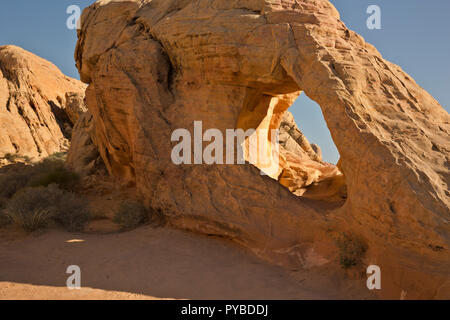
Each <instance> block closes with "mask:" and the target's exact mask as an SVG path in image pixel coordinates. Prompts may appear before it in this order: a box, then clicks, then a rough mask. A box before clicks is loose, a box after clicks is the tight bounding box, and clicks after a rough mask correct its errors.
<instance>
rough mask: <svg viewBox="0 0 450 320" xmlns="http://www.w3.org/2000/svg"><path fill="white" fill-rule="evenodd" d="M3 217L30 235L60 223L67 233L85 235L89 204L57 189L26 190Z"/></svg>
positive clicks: (16, 196)
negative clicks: (77, 232)
mask: <svg viewBox="0 0 450 320" xmlns="http://www.w3.org/2000/svg"><path fill="white" fill-rule="evenodd" d="M4 213H5V214H6V216H8V217H9V218H10V219H11V221H12V222H13V223H14V224H17V225H19V226H21V227H22V228H23V229H24V230H25V231H27V232H33V231H35V230H38V229H42V228H46V227H48V226H49V225H50V224H53V223H59V224H60V225H62V226H63V227H64V228H66V229H67V230H68V231H82V230H83V228H84V226H85V225H86V224H87V223H88V222H89V220H90V213H89V210H88V207H87V204H86V203H85V202H84V201H82V200H81V199H79V198H78V197H77V196H76V195H75V194H73V193H70V192H67V191H64V190H61V189H60V188H59V187H58V186H57V185H55V184H52V185H49V186H48V187H43V186H40V187H34V188H30V187H28V188H24V189H22V190H20V191H18V192H17V193H16V194H15V195H14V196H13V197H12V198H11V199H10V200H9V201H8V202H7V203H6V207H5V209H4Z"/></svg>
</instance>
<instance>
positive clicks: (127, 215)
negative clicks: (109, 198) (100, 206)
mask: <svg viewBox="0 0 450 320" xmlns="http://www.w3.org/2000/svg"><path fill="white" fill-rule="evenodd" d="M147 220H148V212H147V209H146V208H145V207H144V206H143V205H142V204H141V203H139V202H134V201H125V202H122V203H121V204H120V206H119V208H118V209H117V211H116V212H115V214H114V222H115V223H117V224H119V225H120V226H121V227H122V229H124V230H130V229H134V228H137V227H138V226H139V225H141V224H143V223H145V222H146V221H147Z"/></svg>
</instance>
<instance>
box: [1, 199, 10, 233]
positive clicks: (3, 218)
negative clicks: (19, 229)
mask: <svg viewBox="0 0 450 320" xmlns="http://www.w3.org/2000/svg"><path fill="white" fill-rule="evenodd" d="M6 202H7V199H4V198H0V228H3V227H4V226H6V225H8V224H10V222H11V219H10V218H9V217H8V216H7V215H6V213H5V211H4V208H5V206H6Z"/></svg>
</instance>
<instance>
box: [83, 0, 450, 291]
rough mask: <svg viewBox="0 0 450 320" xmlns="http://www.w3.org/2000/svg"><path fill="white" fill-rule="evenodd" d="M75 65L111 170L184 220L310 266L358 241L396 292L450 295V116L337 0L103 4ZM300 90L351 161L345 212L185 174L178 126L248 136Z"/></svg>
mask: <svg viewBox="0 0 450 320" xmlns="http://www.w3.org/2000/svg"><path fill="white" fill-rule="evenodd" d="M75 57H76V60H77V67H78V69H79V71H80V75H81V78H82V80H83V81H85V82H87V83H89V87H88V89H87V94H86V101H87V105H88V107H89V110H90V111H91V112H92V114H93V119H94V124H95V134H94V136H93V140H94V142H95V144H96V145H97V146H98V148H99V151H100V154H101V155H102V158H103V159H104V161H105V163H106V165H107V167H108V170H109V171H110V173H111V174H112V175H114V176H116V177H118V178H120V179H122V180H124V181H128V182H132V183H135V184H136V186H137V189H138V191H139V192H140V193H141V194H142V195H144V196H145V198H146V200H147V203H148V205H149V206H152V207H153V208H155V209H159V210H162V211H163V212H164V213H165V214H166V215H167V217H168V218H169V220H170V222H171V223H172V224H173V225H176V226H179V227H182V228H186V229H191V230H196V231H199V232H202V233H207V234H216V235H220V236H225V237H229V238H231V239H233V240H235V241H238V242H240V243H242V244H244V245H245V246H247V247H249V248H251V249H253V250H254V251H255V252H256V253H258V254H260V255H261V256H264V257H266V258H268V259H271V260H273V261H276V262H278V263H280V264H284V265H290V266H297V267H304V268H306V267H308V268H309V267H319V266H318V265H321V264H323V263H325V264H326V262H327V261H328V262H329V261H333V259H335V257H336V253H335V251H334V242H333V235H334V234H335V233H336V232H340V231H343V230H349V231H350V232H353V233H357V234H359V235H361V236H362V237H363V238H364V239H365V240H366V241H367V243H368V247H369V251H368V252H367V255H366V260H365V261H366V262H367V263H374V264H380V265H382V266H383V269H384V270H386V272H387V274H386V276H385V278H384V279H385V280H384V281H385V288H386V289H385V291H383V294H384V296H385V297H399V296H400V292H401V291H402V290H404V291H408V292H409V293H410V295H409V297H444V296H445V297H448V294H449V293H448V292H447V289H448V278H449V269H450V268H449V266H450V255H449V251H448V250H449V244H450V243H449V219H450V212H449V203H450V197H449V193H448V184H449V177H450V173H449V146H448V141H449V140H448V138H449V132H450V117H449V115H448V113H447V112H445V111H444V110H443V109H442V107H441V106H440V105H439V104H438V102H437V101H435V100H434V99H433V98H432V97H431V96H430V95H429V94H428V93H427V92H425V91H424V90H423V89H422V88H420V87H419V86H418V85H417V84H416V83H415V82H414V80H413V79H411V77H410V76H408V75H407V74H406V73H404V72H403V71H402V70H401V69H400V67H398V66H396V65H394V64H391V63H389V62H388V61H386V60H384V59H383V58H382V56H381V54H380V53H379V52H378V51H377V50H376V49H375V48H374V47H372V46H371V45H370V44H368V43H366V42H365V41H364V39H362V37H361V36H359V35H357V34H356V33H354V32H352V31H351V30H349V29H347V28H346V26H345V25H344V24H343V23H342V22H341V21H340V19H339V14H338V12H337V11H336V9H335V8H334V7H333V6H332V5H331V4H330V3H329V2H328V1H327V0H246V1H229V0H213V1H206V0H198V1H193V0H192V1H189V0H184V1H183V0H171V1H168V0H152V1H137V0H136V1H131V0H129V1H125V0H124V1H98V2H96V3H95V4H94V5H92V6H91V7H89V8H88V9H86V10H85V11H84V13H83V16H82V29H81V31H80V32H79V41H78V45H77V49H76V53H75ZM300 90H303V91H304V92H305V93H306V94H307V95H308V96H309V97H310V98H312V99H313V100H315V101H316V102H317V103H318V104H319V105H320V106H321V108H322V111H323V114H324V117H325V120H326V122H327V125H328V127H329V128H330V131H331V134H332V137H333V140H334V141H335V143H336V146H337V148H338V150H339V152H340V154H341V157H342V158H341V163H340V167H341V168H342V170H343V172H344V174H345V176H346V180H347V188H348V199H347V201H346V203H345V205H344V206H343V207H340V208H338V209H336V208H335V207H330V206H323V205H318V204H317V202H315V201H310V200H305V199H303V200H302V199H299V198H297V197H295V196H294V195H292V194H291V193H290V192H289V191H288V190H286V189H285V188H284V187H282V186H280V185H279V184H278V183H277V182H276V181H274V180H271V179H268V178H267V177H261V176H260V175H259V172H258V170H257V169H256V168H254V167H252V166H250V165H245V166H232V165H222V166H175V165H173V164H172V163H171V160H170V149H171V147H172V145H171V144H170V134H171V132H172V131H173V130H174V129H176V128H188V129H189V128H192V123H193V122H194V121H195V120H202V121H203V125H204V128H218V129H220V130H222V131H224V130H226V129H228V128H235V127H236V126H250V125H253V123H252V122H255V123H258V121H259V120H258V121H257V120H255V117H252V116H249V114H250V113H245V112H244V114H243V110H245V108H247V107H248V106H252V107H249V110H254V106H256V107H257V105H258V103H263V106H262V110H267V108H268V107H267V106H268V105H270V102H272V101H273V100H274V99H277V100H278V101H277V103H276V104H275V106H273V107H274V110H275V109H277V108H278V109H277V110H283V109H287V107H289V105H290V104H291V103H292V102H293V98H294V97H296V96H297V95H298V92H299V91H300ZM256 109H257V108H256ZM261 114H264V112H262V113H261ZM275 118H277V117H275ZM275 118H274V119H275ZM259 123H260V121H259ZM308 252H309V253H310V252H315V254H314V256H315V257H317V255H318V256H320V257H321V259H312V258H311V255H309V254H308ZM318 261H321V262H320V263H319V262H318ZM419 265H420V267H418V266H419ZM445 281H447V284H446V282H445ZM419 283H420V286H419ZM419 287H420V288H419Z"/></svg>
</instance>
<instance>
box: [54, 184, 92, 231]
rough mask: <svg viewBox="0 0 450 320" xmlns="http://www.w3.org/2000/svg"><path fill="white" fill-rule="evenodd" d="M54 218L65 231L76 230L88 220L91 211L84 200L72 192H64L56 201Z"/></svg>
mask: <svg viewBox="0 0 450 320" xmlns="http://www.w3.org/2000/svg"><path fill="white" fill-rule="evenodd" d="M54 219H55V221H56V222H58V223H59V224H61V225H62V226H63V227H64V228H65V229H66V230H67V231H70V232H78V231H83V229H84V227H85V226H86V224H87V223H88V222H89V221H90V219H91V213H90V211H89V208H88V205H87V203H86V201H84V200H82V199H81V198H80V197H78V196H77V195H76V194H74V193H72V192H65V193H64V194H63V195H62V197H61V198H60V199H59V201H58V208H57V213H56V215H55V216H54Z"/></svg>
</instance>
